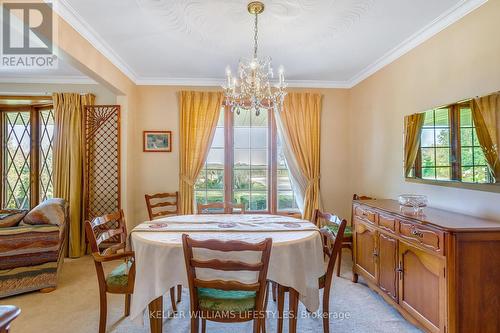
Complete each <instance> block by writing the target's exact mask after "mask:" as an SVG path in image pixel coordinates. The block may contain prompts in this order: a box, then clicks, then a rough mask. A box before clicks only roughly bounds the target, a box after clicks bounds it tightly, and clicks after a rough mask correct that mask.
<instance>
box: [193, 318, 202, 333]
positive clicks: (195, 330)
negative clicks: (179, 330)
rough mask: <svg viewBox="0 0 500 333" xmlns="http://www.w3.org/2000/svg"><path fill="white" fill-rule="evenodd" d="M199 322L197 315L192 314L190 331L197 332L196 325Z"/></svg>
mask: <svg viewBox="0 0 500 333" xmlns="http://www.w3.org/2000/svg"><path fill="white" fill-rule="evenodd" d="M199 324H200V320H199V318H198V316H197V315H193V316H192V317H191V333H199V329H198V326H199Z"/></svg>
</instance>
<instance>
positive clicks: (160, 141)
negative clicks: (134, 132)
mask: <svg viewBox="0 0 500 333" xmlns="http://www.w3.org/2000/svg"><path fill="white" fill-rule="evenodd" d="M143 151H144V152H156V153H158V152H171V151H172V131H144V132H143Z"/></svg>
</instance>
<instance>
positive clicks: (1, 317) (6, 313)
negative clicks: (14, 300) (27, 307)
mask: <svg viewBox="0 0 500 333" xmlns="http://www.w3.org/2000/svg"><path fill="white" fill-rule="evenodd" d="M20 313H21V310H20V309H19V308H18V307H17V306H14V305H0V333H9V331H10V324H11V323H12V321H13V320H14V319H16V318H17V316H19V314H20Z"/></svg>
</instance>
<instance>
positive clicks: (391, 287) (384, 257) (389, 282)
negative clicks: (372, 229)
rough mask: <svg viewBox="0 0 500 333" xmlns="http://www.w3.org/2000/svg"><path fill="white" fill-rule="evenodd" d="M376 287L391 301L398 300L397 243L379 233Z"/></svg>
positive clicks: (393, 239)
mask: <svg viewBox="0 0 500 333" xmlns="http://www.w3.org/2000/svg"><path fill="white" fill-rule="evenodd" d="M378 262H379V268H378V272H379V274H378V285H379V287H380V289H381V290H382V291H383V292H384V293H386V294H387V295H389V296H390V297H391V298H392V299H393V300H395V301H397V299H398V292H397V290H398V286H397V284H398V273H397V271H396V270H397V268H398V241H397V239H395V238H393V237H391V236H387V235H385V234H382V233H379V236H378Z"/></svg>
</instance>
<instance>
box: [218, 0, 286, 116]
mask: <svg viewBox="0 0 500 333" xmlns="http://www.w3.org/2000/svg"><path fill="white" fill-rule="evenodd" d="M247 9H248V12H249V13H250V14H251V15H254V30H253V32H254V36H253V40H254V45H253V57H252V59H248V60H246V59H244V58H243V59H240V62H239V64H238V71H237V73H236V75H234V76H233V74H232V73H231V68H230V67H229V66H227V67H226V83H225V84H224V85H223V86H222V88H223V89H224V95H225V103H224V104H225V105H226V106H228V107H229V108H230V110H231V112H236V113H237V114H240V111H241V110H247V111H250V110H252V111H254V112H255V115H256V116H258V115H259V114H260V112H261V109H267V110H270V109H274V110H277V111H279V110H281V109H282V108H283V102H284V99H285V96H286V87H287V84H286V83H285V75H284V69H283V67H282V66H280V69H279V72H278V80H277V82H276V81H275V82H274V83H273V82H272V81H271V80H272V79H273V78H274V73H273V68H272V66H271V58H270V57H265V58H261V59H259V58H258V56H257V52H258V50H259V14H260V13H262V12H263V11H264V4H263V3H262V2H260V1H252V2H250V3H249V4H248V6H247Z"/></svg>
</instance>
